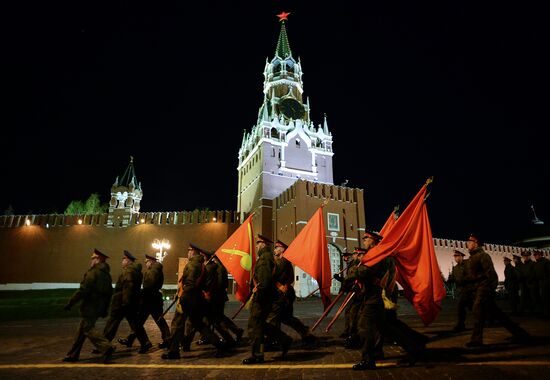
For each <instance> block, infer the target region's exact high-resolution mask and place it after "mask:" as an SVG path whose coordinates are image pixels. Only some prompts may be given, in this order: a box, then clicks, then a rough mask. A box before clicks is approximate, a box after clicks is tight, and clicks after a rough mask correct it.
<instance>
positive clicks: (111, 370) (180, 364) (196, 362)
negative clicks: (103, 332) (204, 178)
mask: <svg viewBox="0 0 550 380" xmlns="http://www.w3.org/2000/svg"><path fill="white" fill-rule="evenodd" d="M399 303H400V309H399V315H400V319H402V320H403V321H405V322H406V323H408V324H409V325H410V326H411V327H413V328H415V329H417V330H419V331H421V332H423V333H425V334H426V335H428V336H429V337H430V341H429V343H428V345H427V351H426V355H425V357H423V359H422V360H421V361H419V362H418V363H417V364H416V365H415V366H414V367H406V366H404V365H401V364H399V361H400V359H403V358H405V355H404V353H403V351H402V350H401V349H400V348H399V347H398V346H394V345H386V346H385V347H384V352H385V359H384V360H380V361H378V362H377V366H378V368H377V369H376V370H374V371H362V372H357V371H352V370H351V366H352V365H353V364H354V363H356V362H357V361H359V359H360V352H359V350H350V349H345V348H344V347H343V345H342V339H340V338H339V337H338V335H339V334H340V333H341V332H342V329H343V318H342V317H341V318H340V319H339V320H338V321H337V322H336V323H335V325H334V326H333V328H332V330H331V331H330V332H329V333H325V331H324V330H325V327H326V325H327V324H328V322H329V321H330V319H331V318H332V316H333V314H334V311H335V310H336V309H337V307H335V308H334V311H333V312H332V313H331V314H330V315H329V317H328V318H327V319H326V320H325V321H323V322H322V323H321V325H320V326H319V327H318V328H317V330H315V332H314V333H315V335H316V336H317V337H318V345H317V347H316V348H315V349H310V348H306V347H302V345H301V343H300V341H299V337H298V335H297V334H296V333H295V332H294V331H291V330H288V329H287V328H286V327H285V331H287V332H289V334H291V335H292V336H293V337H294V338H295V341H294V344H293V346H292V348H291V350H290V352H289V355H288V357H287V358H286V359H285V360H281V359H280V358H278V356H279V355H280V353H279V352H276V351H275V352H267V353H266V363H265V364H262V365H255V366H244V365H241V364H240V363H241V360H242V359H244V358H246V357H247V356H248V355H249V346H248V345H247V339H246V334H245V339H243V343H241V344H240V345H239V346H238V347H237V348H236V349H234V350H233V351H232V352H231V353H230V354H229V355H227V356H225V357H223V358H215V357H214V356H213V354H214V349H213V348H212V347H211V346H202V345H201V346H199V345H196V343H194V344H193V345H192V351H191V352H184V353H182V359H180V360H170V361H165V360H162V359H161V357H160V356H161V354H162V353H163V352H164V351H163V350H160V349H155V350H153V351H152V352H150V353H148V354H142V355H140V354H138V352H137V351H138V349H139V344H137V345H135V346H134V347H133V348H130V349H129V348H126V347H124V346H120V345H118V344H117V351H116V352H115V355H114V356H113V361H112V363H111V364H102V363H101V357H100V356H98V355H94V354H92V353H91V351H92V349H93V347H92V345H91V344H90V343H89V342H88V341H87V342H86V343H85V344H84V347H83V349H82V354H81V358H80V359H81V360H80V361H79V362H77V363H64V362H62V361H61V359H62V358H63V357H64V356H65V354H66V352H67V351H68V349H69V348H70V346H71V344H72V339H73V334H74V332H75V330H76V327H77V325H78V323H79V320H78V319H73V318H70V319H55V320H27V321H13V322H4V323H0V379H21V378H23V379H27V378H32V379H56V380H63V379H75V378H82V379H102V380H105V379H128V378H146V377H147V378H152V379H155V378H165V379H177V378H185V379H198V378H201V379H206V378H216V379H247V380H250V379H269V380H276V379H330V380H337V379H349V378H360V377H365V378H373V379H374V378H376V379H423V380H427V379H430V380H433V379H452V378H457V379H465V378H476V379H477V378H481V379H499V380H501V379H544V378H546V376H549V375H548V371H550V322H549V321H548V320H542V319H538V318H535V317H518V318H514V319H515V320H516V321H518V322H520V324H521V326H522V327H524V328H525V329H526V330H528V331H529V332H530V333H531V334H532V335H534V336H535V339H534V341H533V343H531V344H529V345H520V344H512V343H510V342H509V341H508V340H507V338H508V337H509V336H510V334H508V332H507V331H506V330H505V329H503V328H500V327H491V328H487V329H486V330H485V343H486V346H485V347H482V348H477V349H468V348H464V344H465V343H466V342H467V341H468V340H469V334H470V333H471V329H469V330H467V331H465V332H463V333H460V334H451V333H450V332H449V330H450V329H451V328H452V326H453V325H454V322H455V320H454V318H455V314H454V307H455V304H454V301H453V300H450V299H446V300H445V301H444V304H443V310H442V312H441V314H440V315H439V317H438V318H437V320H436V321H435V322H434V323H433V324H431V325H430V326H428V327H424V326H423V324H422V322H421V320H420V318H419V317H418V316H417V315H416V313H415V312H414V310H413V309H412V307H411V306H410V304H409V303H408V302H407V301H406V300H404V299H400V301H399ZM238 306H239V304H238V303H237V302H229V303H228V306H227V308H226V314H227V315H228V316H232V315H233V313H234V312H235V311H236V310H237V308H238ZM295 314H296V315H297V316H298V317H299V318H300V319H302V321H304V323H306V324H308V325H309V326H312V325H313V323H314V322H315V321H316V320H317V318H318V317H319V316H320V315H321V314H322V306H321V302H320V301H319V300H318V299H311V300H306V301H297V302H296V304H295ZM167 316H168V320H169V321H168V322H169V323H170V319H171V318H172V315H171V314H170V313H169V314H168V315H167ZM247 318H248V311H246V310H243V311H242V312H241V314H240V315H239V316H238V317H237V318H236V322H237V324H238V325H239V326H241V327H243V328H245V327H246V324H247ZM468 322H470V321H469V320H468V321H467V326H471V324H468ZM104 323H105V321H104V320H100V322H99V323H98V327H99V328H100V329H103V326H104ZM145 328H146V330H147V332H148V333H149V337H150V339H151V341H152V342H153V343H155V345H156V343H158V342H160V333H159V330H158V328H157V327H156V325H155V324H154V322H153V321H152V320H151V319H149V320H148V321H147V323H146V326H145ZM127 332H128V324H127V323H126V322H123V323H122V324H121V327H120V330H119V333H118V336H119V337H120V336H125V335H126V334H127ZM136 343H137V342H136ZM545 373H546V375H545Z"/></svg>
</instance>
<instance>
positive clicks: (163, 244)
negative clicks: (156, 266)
mask: <svg viewBox="0 0 550 380" xmlns="http://www.w3.org/2000/svg"><path fill="white" fill-rule="evenodd" d="M152 246H153V248H155V249H158V250H159V251H158V252H157V253H156V256H157V260H158V261H159V262H160V263H162V260H164V258H165V257H166V255H168V252H166V251H167V250H169V249H170V242H169V241H168V240H167V239H162V240H159V239H155V240H153V244H152ZM163 249H164V252H163Z"/></svg>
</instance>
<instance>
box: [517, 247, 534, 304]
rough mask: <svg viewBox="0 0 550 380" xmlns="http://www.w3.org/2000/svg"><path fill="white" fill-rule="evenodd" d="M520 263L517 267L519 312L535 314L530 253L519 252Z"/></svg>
mask: <svg viewBox="0 0 550 380" xmlns="http://www.w3.org/2000/svg"><path fill="white" fill-rule="evenodd" d="M521 260H522V263H521V265H520V266H518V267H517V268H518V273H519V297H520V304H519V308H520V312H521V313H522V314H523V313H527V312H528V313H530V315H533V314H534V313H535V307H536V301H535V295H534V294H533V290H534V287H535V273H534V271H533V269H534V268H533V264H534V263H533V260H531V251H529V250H525V251H523V252H521Z"/></svg>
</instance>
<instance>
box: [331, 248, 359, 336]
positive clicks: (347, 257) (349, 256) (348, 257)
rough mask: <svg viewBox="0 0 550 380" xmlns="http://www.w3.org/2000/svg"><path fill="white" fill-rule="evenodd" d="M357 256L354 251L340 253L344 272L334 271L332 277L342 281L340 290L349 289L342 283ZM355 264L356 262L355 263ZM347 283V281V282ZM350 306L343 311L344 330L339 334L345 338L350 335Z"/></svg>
mask: <svg viewBox="0 0 550 380" xmlns="http://www.w3.org/2000/svg"><path fill="white" fill-rule="evenodd" d="M353 257H355V259H356V258H357V254H356V253H355V252H347V251H345V252H343V253H342V260H343V262H344V265H345V273H344V274H343V275H342V274H340V273H336V274H335V275H334V276H333V278H334V279H335V280H337V281H340V282H341V283H342V285H341V287H340V292H348V291H349V290H350V289H346V288H344V284H345V283H346V278H348V273H349V269H350V268H351V265H352V263H353V261H354V260H355V259H354V258H353ZM355 265H357V263H355ZM348 284H349V282H348ZM350 307H351V305H350V304H348V306H347V307H346V310H345V311H344V331H342V333H341V334H340V338H344V339H345V338H347V337H348V336H350V335H351V328H350V315H349V314H350Z"/></svg>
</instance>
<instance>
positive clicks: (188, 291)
mask: <svg viewBox="0 0 550 380" xmlns="http://www.w3.org/2000/svg"><path fill="white" fill-rule="evenodd" d="M203 251H204V250H203V249H201V248H199V247H198V246H196V245H194V244H191V243H190V244H189V248H188V249H187V252H188V253H187V255H188V258H189V261H188V262H187V265H185V268H183V274H182V275H181V277H180V279H179V282H178V303H177V306H176V312H175V313H174V319H172V325H171V327H170V330H171V332H172V335H171V336H170V344H169V345H168V352H167V353H165V354H162V358H163V359H179V358H180V351H179V349H180V344H181V343H182V342H183V338H184V335H185V322H186V321H187V319H188V318H189V320H190V321H191V327H192V328H193V329H194V330H196V331H198V332H199V333H201V334H202V335H203V336H204V337H206V338H207V339H208V341H209V342H210V343H211V344H213V345H214V346H215V347H216V349H217V350H216V356H218V357H219V356H221V355H222V354H223V343H222V341H221V340H220V338H219V337H218V336H217V335H216V334H214V332H213V331H212V330H211V329H210V328H208V326H207V325H206V324H205V323H204V320H203V317H204V315H205V314H204V304H203V301H202V289H203V285H204V279H205V268H204V265H203V264H204V257H203V256H202V255H201V254H200V253H201V252H203Z"/></svg>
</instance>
